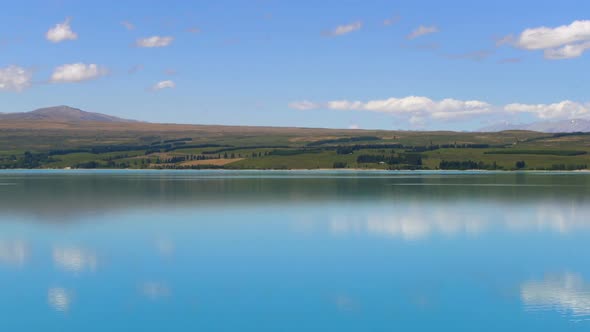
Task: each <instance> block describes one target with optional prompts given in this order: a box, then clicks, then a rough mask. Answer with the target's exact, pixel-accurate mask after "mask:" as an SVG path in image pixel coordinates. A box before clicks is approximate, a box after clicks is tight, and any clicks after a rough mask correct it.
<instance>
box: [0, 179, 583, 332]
mask: <svg viewBox="0 0 590 332" xmlns="http://www.w3.org/2000/svg"><path fill="white" fill-rule="evenodd" d="M0 294H1V296H0V331H535V332H538V331H589V330H590V174H588V173H575V172H574V173H524V172H522V173H519V172H513V173H510V172H506V173H488V172H378V171H375V172H370V171H363V172H352V171H342V172H330V171H309V172H308V171H291V172H289V171H234V172H232V171H3V172H0Z"/></svg>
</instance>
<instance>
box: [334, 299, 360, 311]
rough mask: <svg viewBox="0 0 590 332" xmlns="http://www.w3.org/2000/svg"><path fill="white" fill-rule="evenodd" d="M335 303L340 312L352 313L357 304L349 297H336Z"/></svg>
mask: <svg viewBox="0 0 590 332" xmlns="http://www.w3.org/2000/svg"><path fill="white" fill-rule="evenodd" d="M334 303H335V304H336V307H337V308H338V310H340V311H352V310H355V309H356V303H355V302H354V301H353V300H352V299H351V298H350V297H348V296H347V295H338V296H336V298H334Z"/></svg>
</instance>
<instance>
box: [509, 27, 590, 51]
mask: <svg viewBox="0 0 590 332" xmlns="http://www.w3.org/2000/svg"><path fill="white" fill-rule="evenodd" d="M588 40H590V21H574V22H572V23H571V24H569V25H562V26H559V27H556V28H549V27H544V26H542V27H538V28H530V29H526V30H524V31H523V32H522V33H521V34H520V35H519V36H518V39H517V40H516V44H517V45H518V46H519V47H521V48H524V49H527V50H542V49H547V48H555V47H559V46H562V45H566V44H573V43H577V42H582V41H588Z"/></svg>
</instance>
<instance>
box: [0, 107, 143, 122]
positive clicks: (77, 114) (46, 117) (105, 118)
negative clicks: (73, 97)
mask: <svg viewBox="0 0 590 332" xmlns="http://www.w3.org/2000/svg"><path fill="white" fill-rule="evenodd" d="M1 120H16V121H31V120H32V121H52V122H137V121H135V120H128V119H122V118H118V117H116V116H111V115H106V114H101V113H92V112H85V111H82V110H80V109H77V108H73V107H69V106H54V107H46V108H40V109H37V110H34V111H31V112H22V113H0V121H1Z"/></svg>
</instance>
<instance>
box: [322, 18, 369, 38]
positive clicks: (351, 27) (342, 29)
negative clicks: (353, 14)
mask: <svg viewBox="0 0 590 332" xmlns="http://www.w3.org/2000/svg"><path fill="white" fill-rule="evenodd" d="M362 27H363V22H361V21H357V22H353V23H350V24H346V25H339V26H337V27H336V28H334V30H332V31H330V32H329V35H331V36H342V35H346V34H349V33H351V32H354V31H357V30H360V29H361V28H362Z"/></svg>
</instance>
